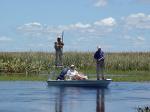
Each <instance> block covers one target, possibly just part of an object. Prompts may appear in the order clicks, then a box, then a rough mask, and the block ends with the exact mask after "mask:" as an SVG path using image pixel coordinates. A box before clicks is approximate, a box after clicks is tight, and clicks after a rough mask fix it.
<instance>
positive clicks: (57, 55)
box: [55, 50, 63, 66]
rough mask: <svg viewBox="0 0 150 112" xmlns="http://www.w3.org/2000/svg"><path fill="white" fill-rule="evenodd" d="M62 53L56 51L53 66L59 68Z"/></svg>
mask: <svg viewBox="0 0 150 112" xmlns="http://www.w3.org/2000/svg"><path fill="white" fill-rule="evenodd" d="M62 55H63V53H62V51H61V50H60V51H56V58H55V65H56V66H59V65H62Z"/></svg>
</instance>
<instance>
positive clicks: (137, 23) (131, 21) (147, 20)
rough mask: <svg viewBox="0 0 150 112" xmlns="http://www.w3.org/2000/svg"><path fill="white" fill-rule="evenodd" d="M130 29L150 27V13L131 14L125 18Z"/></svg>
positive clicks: (126, 25)
mask: <svg viewBox="0 0 150 112" xmlns="http://www.w3.org/2000/svg"><path fill="white" fill-rule="evenodd" d="M123 20H124V21H125V27H128V29H132V28H138V29H150V15H146V14H144V13H137V14H131V15H129V16H128V17H126V18H124V19H123Z"/></svg>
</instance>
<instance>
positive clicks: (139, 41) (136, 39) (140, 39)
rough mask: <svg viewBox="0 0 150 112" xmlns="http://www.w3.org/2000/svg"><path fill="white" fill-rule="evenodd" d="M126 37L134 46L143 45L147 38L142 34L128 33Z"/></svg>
mask: <svg viewBox="0 0 150 112" xmlns="http://www.w3.org/2000/svg"><path fill="white" fill-rule="evenodd" d="M124 39H126V40H128V42H127V43H128V44H130V45H131V46H133V47H141V45H144V43H145V38H144V37H142V36H137V37H134V36H129V35H126V36H124Z"/></svg>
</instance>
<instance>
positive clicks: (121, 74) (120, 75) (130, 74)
mask: <svg viewBox="0 0 150 112" xmlns="http://www.w3.org/2000/svg"><path fill="white" fill-rule="evenodd" d="M56 76H57V75H56V74H55V75H51V77H53V79H55V77H56ZM87 76H88V77H89V79H96V74H87ZM49 77H50V75H49V74H32V75H31V74H30V75H25V74H21V73H19V74H15V73H12V74H7V73H5V74H2V73H1V74H0V81H47V80H48V78H49ZM105 77H106V78H110V79H112V80H113V81H114V82H149V81H150V73H149V71H113V72H111V73H110V71H109V72H106V73H105Z"/></svg>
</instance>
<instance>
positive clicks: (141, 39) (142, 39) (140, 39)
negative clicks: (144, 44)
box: [137, 36, 145, 41]
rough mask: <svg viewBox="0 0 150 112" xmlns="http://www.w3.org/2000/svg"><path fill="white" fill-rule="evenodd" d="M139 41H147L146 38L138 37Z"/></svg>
mask: <svg viewBox="0 0 150 112" xmlns="http://www.w3.org/2000/svg"><path fill="white" fill-rule="evenodd" d="M137 40H139V41H145V38H144V37H141V36H138V37H137Z"/></svg>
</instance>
